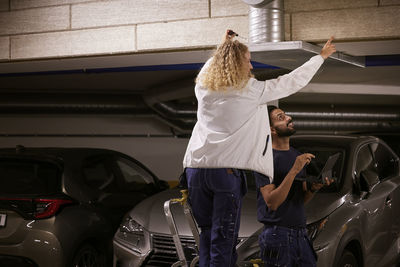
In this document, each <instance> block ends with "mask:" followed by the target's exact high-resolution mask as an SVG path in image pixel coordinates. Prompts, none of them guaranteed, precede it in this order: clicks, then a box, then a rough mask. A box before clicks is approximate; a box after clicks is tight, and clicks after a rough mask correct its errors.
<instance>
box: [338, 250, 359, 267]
mask: <svg viewBox="0 0 400 267" xmlns="http://www.w3.org/2000/svg"><path fill="white" fill-rule="evenodd" d="M338 267H358V263H357V259H356V257H355V256H354V254H353V253H352V252H351V251H350V250H347V249H345V250H344V251H343V254H342V256H341V257H340V260H339V264H338Z"/></svg>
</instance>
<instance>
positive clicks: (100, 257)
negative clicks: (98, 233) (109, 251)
mask: <svg viewBox="0 0 400 267" xmlns="http://www.w3.org/2000/svg"><path fill="white" fill-rule="evenodd" d="M72 267H105V257H104V254H102V253H99V251H98V250H97V249H96V248H95V247H94V246H92V245H90V244H86V245H83V246H82V247H81V248H80V249H79V250H78V252H77V253H76V254H75V257H74V260H73V262H72Z"/></svg>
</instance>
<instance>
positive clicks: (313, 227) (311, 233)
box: [307, 217, 328, 241]
mask: <svg viewBox="0 0 400 267" xmlns="http://www.w3.org/2000/svg"><path fill="white" fill-rule="evenodd" d="M327 222H328V217H326V218H323V219H322V220H319V221H317V222H314V223H311V224H309V225H307V233H308V237H309V238H310V239H311V241H314V240H315V239H316V238H317V236H318V234H319V233H320V232H321V231H322V229H324V227H325V224H326V223H327Z"/></svg>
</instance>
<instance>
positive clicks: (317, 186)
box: [311, 177, 334, 193]
mask: <svg viewBox="0 0 400 267" xmlns="http://www.w3.org/2000/svg"><path fill="white" fill-rule="evenodd" d="M333 182H334V180H333V179H329V178H328V177H325V183H324V184H321V183H312V185H311V192H313V193H315V192H317V191H318V190H320V189H321V188H322V187H324V186H330V185H331V184H332V183H333Z"/></svg>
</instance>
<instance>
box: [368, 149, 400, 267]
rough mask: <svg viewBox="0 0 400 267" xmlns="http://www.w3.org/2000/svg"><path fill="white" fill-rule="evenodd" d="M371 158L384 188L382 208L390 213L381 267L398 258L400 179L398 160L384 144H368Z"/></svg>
mask: <svg viewBox="0 0 400 267" xmlns="http://www.w3.org/2000/svg"><path fill="white" fill-rule="evenodd" d="M370 148H371V152H372V156H373V158H374V161H375V162H376V169H377V172H378V177H379V180H380V184H381V186H382V187H383V188H384V189H383V192H382V197H383V198H384V199H385V201H384V206H383V208H384V209H385V210H387V211H390V213H391V218H390V220H388V221H385V223H386V225H385V229H386V233H387V235H388V243H387V245H388V247H389V249H388V250H386V254H385V255H384V256H383V258H382V260H381V264H382V266H391V265H395V261H396V258H397V256H398V244H397V240H398V238H399V236H398V235H399V228H400V177H399V159H398V157H397V155H396V154H395V153H393V151H392V150H391V149H390V148H389V147H388V146H387V145H386V144H384V143H382V142H375V143H371V144H370Z"/></svg>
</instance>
